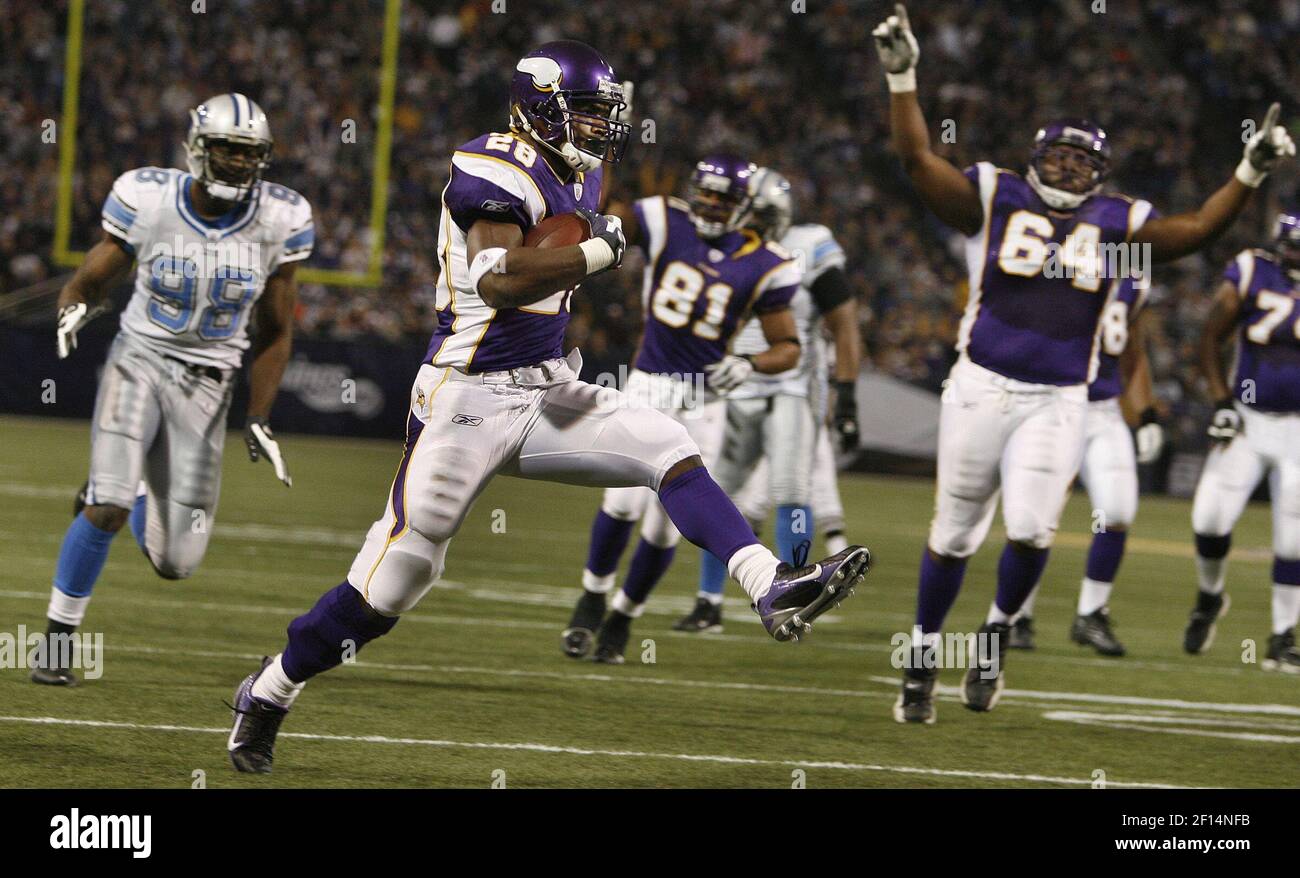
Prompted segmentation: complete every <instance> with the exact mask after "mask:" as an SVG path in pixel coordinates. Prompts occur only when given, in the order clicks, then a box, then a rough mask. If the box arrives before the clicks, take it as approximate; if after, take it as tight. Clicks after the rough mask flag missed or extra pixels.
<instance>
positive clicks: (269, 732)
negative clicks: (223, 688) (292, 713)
mask: <svg viewBox="0 0 1300 878" xmlns="http://www.w3.org/2000/svg"><path fill="white" fill-rule="evenodd" d="M270 663H271V659H270V658H269V657H266V658H263V659H262V668H261V669H260V670H258V671H257V672H256V673H253V674H249V675H248V676H247V677H245V678H244V681H243V682H242V683H240V684H239V687H238V688H237V689H235V703H234V705H233V706H232V707H231V709H232V710H233V711H234V718H235V719H234V723H233V724H232V725H231V728H230V739H229V740H228V741H227V742H226V750H227V751H228V752H229V753H230V761H231V763H233V764H234V766H235V768H236V769H237V770H239V771H243V772H248V773H250V774H269V773H270V771H271V762H272V761H273V760H274V758H275V753H274V751H275V736H276V735H277V734H279V732H280V723H282V722H284V716H285V714H287V713H288V712H289V711H288V709H287V708H284V707H279V706H277V705H274V704H272V703H270V702H269V701H263V700H262V699H260V698H254V697H253V682H254V681H255V680H256V679H257V678H258V677H259V676H260V675H261V673H262V670H265V669H266V666H267V665H269V664H270Z"/></svg>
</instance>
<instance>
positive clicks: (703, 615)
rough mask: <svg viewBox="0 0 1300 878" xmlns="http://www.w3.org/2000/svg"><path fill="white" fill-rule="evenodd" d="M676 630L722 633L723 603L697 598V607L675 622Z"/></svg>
mask: <svg viewBox="0 0 1300 878" xmlns="http://www.w3.org/2000/svg"><path fill="white" fill-rule="evenodd" d="M673 630H674V631H692V632H695V633H697V634H721V633H722V604H715V603H713V602H712V601H709V600H708V599H706V598H697V599H696V601H695V608H694V609H692V610H691V611H690V612H689V613H688V614H686V615H685V616H683V617H682V618H680V619H678V620H677V621H676V622H675V623H674V624H673Z"/></svg>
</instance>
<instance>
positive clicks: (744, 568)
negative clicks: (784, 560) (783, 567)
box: [727, 543, 781, 601]
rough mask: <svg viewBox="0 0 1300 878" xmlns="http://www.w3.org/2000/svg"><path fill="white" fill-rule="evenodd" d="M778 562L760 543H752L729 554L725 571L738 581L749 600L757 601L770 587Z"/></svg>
mask: <svg viewBox="0 0 1300 878" xmlns="http://www.w3.org/2000/svg"><path fill="white" fill-rule="evenodd" d="M780 563H781V562H780V561H778V560H777V557H776V556H775V555H773V554H772V552H771V550H770V549H768V548H767V547H766V546H764V545H762V544H761V543H754V544H752V545H748V546H745V547H744V548H743V549H739V550H737V551H736V553H735V554H734V555H732V556H731V558H730V559H729V560H728V561H727V573H729V574H730V575H731V578H732V579H734V580H736V582H739V583H740V587H741V588H743V589H744V590H745V594H747V595H749V599H750V600H751V601H757V600H758V599H759V598H761V597H762V596H763V595H765V594H767V592H768V589H770V588H771V587H772V580H773V578H775V576H776V568H777V566H778V565H779V564H780Z"/></svg>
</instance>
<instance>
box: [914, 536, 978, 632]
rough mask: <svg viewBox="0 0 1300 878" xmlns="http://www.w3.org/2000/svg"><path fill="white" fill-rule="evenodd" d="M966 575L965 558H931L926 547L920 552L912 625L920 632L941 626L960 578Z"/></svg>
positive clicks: (959, 588) (958, 586)
mask: <svg viewBox="0 0 1300 878" xmlns="http://www.w3.org/2000/svg"><path fill="white" fill-rule="evenodd" d="M965 575H966V559H965V558H951V559H949V560H947V561H946V562H939V561H936V560H935V559H934V556H933V555H932V554H930V550H929V549H928V548H927V549H925V550H923V551H922V552H921V581H920V585H919V586H918V588H917V591H916V624H917V625H918V626H920V628H921V633H922V634H931V633H933V632H936V631H939V630H941V629H942V628H943V620H944V619H945V618H947V616H948V611H949V610H951V609H952V605H953V603H954V602H955V601H956V600H957V592H959V591H961V581H962V578H963V577H965Z"/></svg>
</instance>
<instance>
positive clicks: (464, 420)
mask: <svg viewBox="0 0 1300 878" xmlns="http://www.w3.org/2000/svg"><path fill="white" fill-rule="evenodd" d="M451 422H452V423H453V424H464V425H465V426H466V427H477V426H478V425H479V424H481V423H483V419H482V418H480V417H479V416H478V415H456V416H455V417H453V418H452V419H451Z"/></svg>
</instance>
